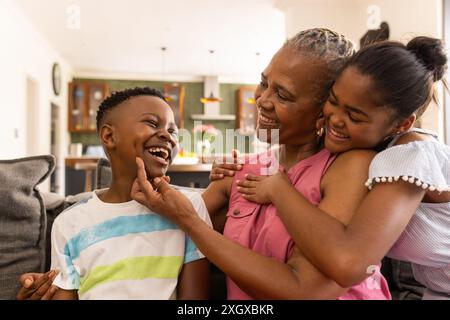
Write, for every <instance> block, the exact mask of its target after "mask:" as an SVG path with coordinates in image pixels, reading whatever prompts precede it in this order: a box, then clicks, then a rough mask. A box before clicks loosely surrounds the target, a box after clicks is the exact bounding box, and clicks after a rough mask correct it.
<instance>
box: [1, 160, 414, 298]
mask: <svg viewBox="0 0 450 320" xmlns="http://www.w3.org/2000/svg"><path fill="white" fill-rule="evenodd" d="M54 167H55V159H54V157H53V156H51V155H43V156H36V157H29V158H22V159H15V160H0V299H14V298H15V296H16V293H17V291H18V289H19V282H18V278H19V276H20V275H21V274H23V273H26V272H44V271H46V270H49V268H50V231H51V226H52V224H53V221H54V219H55V218H56V217H57V216H58V214H59V213H61V212H62V211H63V210H65V209H66V208H68V207H69V206H71V205H72V204H74V203H76V202H78V201H81V200H83V199H86V198H88V197H90V196H91V194H90V193H89V192H87V193H81V194H77V195H75V196H68V197H63V196H61V195H58V194H55V193H45V192H40V191H39V190H38V189H37V186H38V185H39V184H40V183H42V182H43V181H44V180H45V179H46V178H48V176H49V175H50V174H51V173H52V171H53V170H54ZM110 183H111V169H110V166H109V162H108V160H107V159H100V160H99V162H98V164H97V170H96V186H95V187H96V188H97V189H98V188H106V187H108V186H109V185H110ZM174 187H176V188H183V187H178V186H174ZM188 189H190V188H188ZM191 190H192V189H191ZM194 190H197V191H201V189H194ZM382 272H383V274H384V275H385V276H386V278H387V279H388V282H389V285H390V288H391V292H392V295H393V298H394V299H420V297H421V295H422V293H423V287H422V286H421V285H420V284H418V283H417V282H416V281H414V279H413V277H412V272H411V268H410V265H409V264H407V263H403V262H399V261H392V260H390V259H385V260H384V264H383V268H382ZM211 291H212V293H211V298H212V299H224V298H225V297H226V289H225V281H224V275H223V273H222V272H221V271H220V270H219V269H217V268H216V267H215V266H212V272H211Z"/></svg>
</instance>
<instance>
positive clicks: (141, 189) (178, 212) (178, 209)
mask: <svg viewBox="0 0 450 320" xmlns="http://www.w3.org/2000/svg"><path fill="white" fill-rule="evenodd" d="M136 165H137V170H138V172H137V178H136V179H135V181H134V183H133V186H132V188H131V198H132V199H134V200H136V201H137V202H139V203H140V204H142V205H144V206H146V207H147V208H149V209H150V210H152V211H153V212H155V213H158V214H160V215H163V216H165V217H166V218H168V219H170V220H172V221H173V222H175V223H176V224H178V223H180V220H181V219H182V218H183V217H185V216H186V214H187V215H192V214H196V213H195V209H194V208H193V207H192V204H191V202H190V201H189V199H188V198H186V197H185V196H184V195H183V194H181V193H180V192H178V191H177V190H175V189H173V188H171V187H170V186H169V184H168V183H167V181H166V180H165V179H162V178H155V179H153V186H152V184H151V183H150V182H149V181H148V179H147V174H146V172H145V166H144V162H143V161H142V159H141V158H136Z"/></svg>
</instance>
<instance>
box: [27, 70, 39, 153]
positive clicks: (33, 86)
mask: <svg viewBox="0 0 450 320" xmlns="http://www.w3.org/2000/svg"><path fill="white" fill-rule="evenodd" d="M26 90H27V92H26V104H27V109H26V126H25V130H26V135H25V137H26V144H25V146H26V149H25V153H26V155H27V156H35V155H37V154H38V153H39V127H38V126H39V121H38V119H39V84H38V82H37V81H36V80H34V79H32V78H29V77H27V84H26Z"/></svg>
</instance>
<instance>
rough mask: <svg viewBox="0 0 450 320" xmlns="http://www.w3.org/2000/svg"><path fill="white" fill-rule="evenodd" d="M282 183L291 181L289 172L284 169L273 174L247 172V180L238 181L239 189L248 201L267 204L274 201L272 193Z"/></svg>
mask: <svg viewBox="0 0 450 320" xmlns="http://www.w3.org/2000/svg"><path fill="white" fill-rule="evenodd" d="M280 183H288V184H290V183H291V182H290V180H289V178H288V176H287V174H286V173H285V172H282V171H278V172H277V173H276V174H274V175H272V176H256V175H253V174H247V175H246V176H245V180H243V181H241V180H238V181H237V185H238V187H237V190H238V192H240V193H242V197H243V198H244V199H246V200H248V201H252V202H256V203H259V204H266V203H271V202H272V199H271V197H272V194H273V192H276V190H277V189H278V188H277V186H279V184H280Z"/></svg>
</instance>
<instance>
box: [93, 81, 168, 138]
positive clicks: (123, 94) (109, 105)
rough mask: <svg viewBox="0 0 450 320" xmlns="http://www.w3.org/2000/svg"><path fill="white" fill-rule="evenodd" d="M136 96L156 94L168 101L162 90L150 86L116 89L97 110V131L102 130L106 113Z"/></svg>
mask: <svg viewBox="0 0 450 320" xmlns="http://www.w3.org/2000/svg"><path fill="white" fill-rule="evenodd" d="M136 96H154V97H158V98H161V99H162V100H164V101H166V100H165V99H164V95H163V94H162V93H161V91H159V90H157V89H154V88H149V87H136V88H133V89H125V90H122V91H115V92H113V94H111V95H110V96H109V97H107V98H106V99H105V100H103V102H102V103H101V104H100V106H99V107H98V111H97V119H96V120H97V132H100V128H101V126H102V124H103V121H104V119H105V117H106V114H107V113H108V111H109V110H111V109H113V108H114V107H116V106H118V105H119V104H121V103H122V102H124V101H126V100H128V99H130V98H132V97H136Z"/></svg>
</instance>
